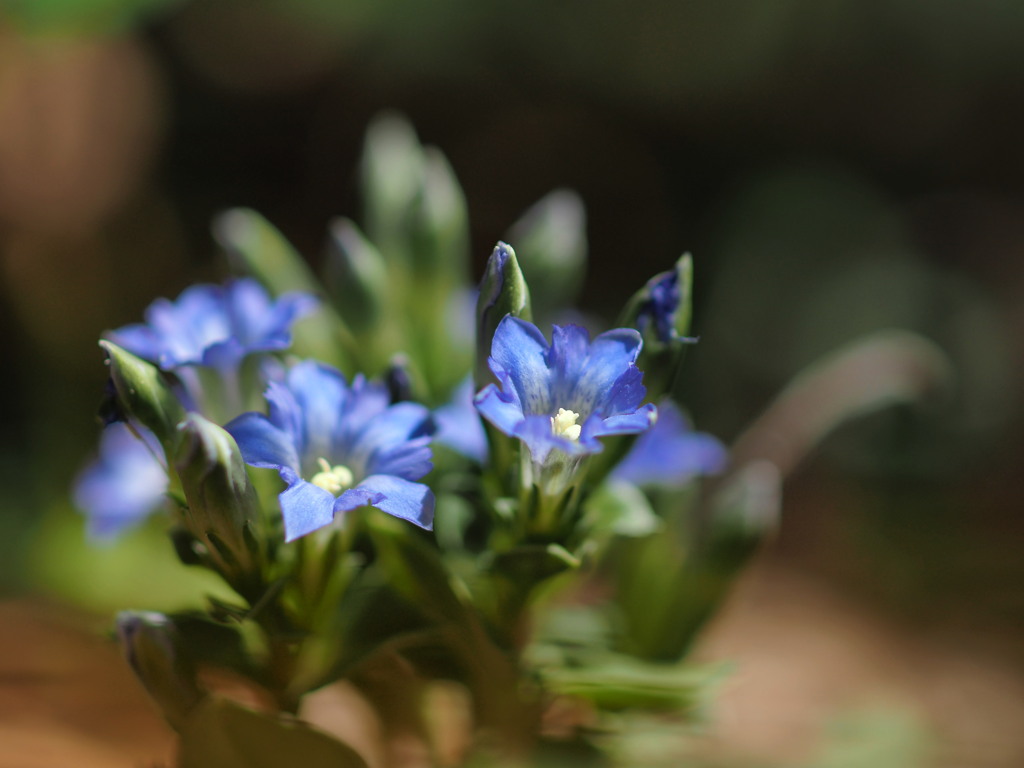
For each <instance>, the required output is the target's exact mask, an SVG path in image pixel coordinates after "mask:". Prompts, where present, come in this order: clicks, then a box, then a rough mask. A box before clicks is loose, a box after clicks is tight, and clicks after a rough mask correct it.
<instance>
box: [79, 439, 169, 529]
mask: <svg viewBox="0 0 1024 768" xmlns="http://www.w3.org/2000/svg"><path fill="white" fill-rule="evenodd" d="M137 428H138V429H139V430H141V431H143V434H144V435H145V433H147V432H148V430H145V427H137ZM154 446H156V448H155V449H156V450H159V447H158V446H159V443H157V442H156V439H155V438H153V440H152V443H151V446H147V445H146V443H144V442H143V441H141V440H139V439H138V438H137V437H135V435H133V434H132V432H131V430H130V429H129V428H128V427H127V425H125V424H123V423H120V422H118V423H114V424H111V425H110V426H109V427H107V428H106V429H105V430H104V431H103V436H102V437H101V438H100V455H99V457H98V458H97V459H96V461H95V462H93V463H92V464H90V465H89V466H87V467H86V468H85V469H84V470H82V472H81V473H80V474H79V476H78V479H77V480H76V481H75V489H74V502H75V506H76V507H78V508H79V509H80V510H81V511H82V512H84V513H85V515H86V517H87V518H88V529H89V534H90V535H91V536H93V537H95V538H96V539H99V540H110V539H113V538H115V537H116V536H118V535H119V534H120V533H122V532H123V531H125V530H127V529H129V528H131V527H133V526H135V525H137V524H139V523H140V522H141V521H142V520H144V519H145V518H146V517H147V516H148V515H149V514H150V513H151V512H153V510H155V509H156V508H157V507H158V506H159V505H160V504H161V503H162V502H163V500H164V494H165V493H166V492H167V471H166V470H165V469H164V467H163V465H162V464H161V463H160V462H159V461H158V460H157V458H156V456H155V455H154V454H153V452H152V451H153V450H154Z"/></svg>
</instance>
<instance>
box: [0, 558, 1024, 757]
mask: <svg viewBox="0 0 1024 768" xmlns="http://www.w3.org/2000/svg"><path fill="white" fill-rule="evenodd" d="M0 621H2V623H3V626H4V627H6V631H5V632H4V633H3V635H2V636H0V745H2V748H0V767H2V768H37V767H38V768H44V767H45V768H61V767H63V766H76V768H91V767H92V766H97V768H99V767H100V766H102V767H103V768H118V766H134V767H137V766H147V767H148V766H155V765H162V764H164V763H162V762H161V761H167V760H168V759H169V756H170V755H171V754H172V753H173V736H172V734H171V732H170V730H169V729H168V728H167V727H166V726H165V725H164V724H163V723H162V721H161V719H160V717H159V715H158V714H157V713H156V710H155V709H154V707H153V706H152V704H151V703H150V702H149V701H148V700H147V698H146V696H145V694H144V693H143V691H142V690H141V688H140V687H139V686H138V684H137V683H136V682H135V680H134V679H133V678H132V676H131V674H130V672H129V670H128V668H127V666H126V665H125V664H124V662H123V661H122V659H121V658H120V656H119V654H118V652H117V649H116V647H115V646H114V645H113V643H111V642H109V641H108V640H107V639H105V638H104V637H103V635H102V633H101V631H100V627H101V626H102V622H99V621H97V620H96V619H95V618H93V617H87V616H83V615H81V614H77V613H75V612H73V611H70V610H68V609H62V608H59V607H56V606H53V605H48V604H43V603H40V602H32V601H19V602H11V603H7V604H4V605H2V606H0ZM1015 644H1016V646H1015ZM1013 647H1019V638H1015V637H1011V636H1005V637H995V636H993V635H992V633H990V632H988V633H986V634H985V635H984V636H983V637H982V636H969V635H964V634H963V633H960V632H955V631H948V632H941V631H939V632H934V631H928V632H925V631H922V630H921V629H919V628H914V627H912V626H908V625H905V624H901V623H900V622H899V621H897V620H895V619H893V618H892V617H891V616H886V615H884V614H882V613H880V612H879V611H878V610H877V609H875V608H872V607H869V606H868V605H866V604H864V603H861V602H859V601H858V600H857V599H856V598H854V597H851V596H850V595H849V594H845V593H844V592H842V591H840V590H837V589H836V588H834V587H831V586H828V585H826V584H824V583H821V582H817V581H815V580H812V579H811V578H809V577H808V576H807V575H806V574H802V573H800V572H798V571H796V570H794V569H793V568H791V567H788V566H787V565H785V564H783V563H781V562H779V560H778V558H777V557H776V558H773V557H770V556H769V557H764V558H762V559H761V560H760V561H759V562H758V563H757V564H756V565H755V566H754V567H753V568H752V569H751V571H750V572H749V573H748V574H747V575H746V576H745V578H744V580H743V582H742V584H741V585H740V586H739V588H738V589H737V591H736V593H735V594H734V595H733V598H732V600H731V602H730V604H729V606H728V607H727V609H726V610H725V612H724V613H723V614H722V615H721V616H720V617H719V618H718V619H717V620H716V622H715V623H714V625H713V626H712V628H711V630H710V631H709V633H708V634H707V636H706V637H705V639H704V642H703V645H702V648H701V650H700V652H699V654H698V655H699V656H700V657H701V658H702V659H706V660H712V659H713V660H727V661H729V662H731V663H732V664H734V665H735V669H734V672H733V673H732V675H731V677H730V678H729V679H728V681H727V682H726V683H725V685H724V687H723V689H722V691H721V694H720V696H719V698H718V700H717V703H716V705H715V711H714V718H713V720H712V728H713V730H712V731H711V733H710V735H709V742H710V744H711V751H712V752H713V753H714V754H716V755H719V756H721V757H722V758H728V759H735V760H738V761H746V760H755V759H756V760H757V762H758V764H759V765H763V764H765V762H768V763H785V762H790V763H792V762H794V761H804V760H807V759H808V758H810V757H811V756H812V755H813V753H814V752H815V750H816V748H817V747H818V745H819V743H820V741H821V738H822V734H823V728H824V727H825V725H826V724H827V723H828V722H829V721H830V720H831V719H833V718H834V717H835V716H836V715H837V713H840V712H842V711H843V710H846V709H849V708H851V707H859V706H877V705H885V706H896V707H900V708H905V709H907V710H908V711H910V712H912V713H914V714H916V715H918V716H919V717H920V718H921V720H922V722H923V724H924V725H925V726H926V727H927V729H928V730H929V731H930V732H933V733H934V734H935V736H936V744H935V750H934V751H935V759H934V761H933V764H934V765H935V766H942V767H943V768H944V767H946V766H949V767H950V768H951V767H952V766H964V767H966V766H970V767H971V768H1017V767H1018V766H1020V765H1024V731H1022V730H1021V729H1020V728H1019V726H1020V724H1021V723H1022V722H1024V668H1022V667H1021V666H1020V664H1019V663H1017V662H1016V661H1015V660H1014V658H1013V655H1012V654H1011V649H1012V648H1013Z"/></svg>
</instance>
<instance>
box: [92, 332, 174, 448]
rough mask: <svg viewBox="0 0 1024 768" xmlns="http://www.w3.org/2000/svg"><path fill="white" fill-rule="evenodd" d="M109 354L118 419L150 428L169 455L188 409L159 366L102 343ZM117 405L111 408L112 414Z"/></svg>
mask: <svg viewBox="0 0 1024 768" xmlns="http://www.w3.org/2000/svg"><path fill="white" fill-rule="evenodd" d="M100 346H101V347H102V348H103V349H104V350H105V351H106V353H107V363H108V365H109V366H110V379H111V381H113V385H114V391H115V395H114V401H115V402H116V412H117V414H118V417H119V418H121V419H123V418H124V417H125V416H130V417H132V418H134V419H136V420H138V421H139V423H141V424H143V425H144V426H146V427H148V428H149V429H150V430H151V431H152V432H153V434H155V435H156V436H157V439H159V440H160V443H161V444H162V445H163V446H164V449H165V450H167V451H168V452H169V449H170V446H172V445H173V442H174V440H175V437H176V435H175V428H176V426H177V424H178V422H179V421H180V420H181V417H182V416H183V415H184V409H183V408H182V407H181V403H180V402H179V401H178V398H177V397H175V395H174V393H173V392H172V391H171V388H170V386H169V385H168V384H167V382H166V381H165V380H164V377H163V375H162V374H161V373H160V371H159V370H158V369H157V367H156V366H155V365H153V364H152V363H149V362H147V361H145V360H143V359H142V358H139V357H136V356H135V355H133V354H132V353H131V352H127V351H125V350H124V349H122V348H121V347H119V346H117V345H116V344H114V343H113V342H110V341H101V342H100ZM114 408H115V406H109V407H108V411H109V410H111V409H114Z"/></svg>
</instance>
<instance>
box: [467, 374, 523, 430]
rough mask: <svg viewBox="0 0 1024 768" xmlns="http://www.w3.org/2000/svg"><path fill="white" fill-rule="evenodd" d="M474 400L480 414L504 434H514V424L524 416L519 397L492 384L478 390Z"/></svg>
mask: <svg viewBox="0 0 1024 768" xmlns="http://www.w3.org/2000/svg"><path fill="white" fill-rule="evenodd" d="M474 402H475V404H476V409H477V410H478V411H479V412H480V415H481V416H483V417H484V418H485V419H487V420H488V421H489V422H491V423H492V424H493V425H494V426H496V427H497V428H498V429H500V430H501V431H502V432H504V433H505V434H506V435H510V436H511V435H514V434H515V430H516V426H517V425H518V424H519V422H521V421H522V420H523V418H524V416H523V409H522V406H521V405H520V404H519V398H517V397H514V396H512V395H509V394H507V393H506V392H502V391H501V390H500V389H498V388H497V387H496V386H494V385H493V384H488V385H487V386H486V387H484V388H483V389H482V390H480V392H479V393H478V394H477V396H476V398H474Z"/></svg>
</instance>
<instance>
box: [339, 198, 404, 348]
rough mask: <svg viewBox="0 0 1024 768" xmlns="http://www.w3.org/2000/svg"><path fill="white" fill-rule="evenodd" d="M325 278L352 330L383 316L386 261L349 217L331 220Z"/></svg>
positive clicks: (386, 299)
mask: <svg viewBox="0 0 1024 768" xmlns="http://www.w3.org/2000/svg"><path fill="white" fill-rule="evenodd" d="M325 279H326V281H327V285H328V288H329V289H330V293H331V298H332V299H333V300H334V303H335V306H336V307H337V309H338V313H339V314H340V315H341V316H342V318H343V319H344V320H345V322H346V323H348V325H349V327H351V328H352V329H353V330H355V331H357V332H358V331H361V330H364V329H369V328H373V327H375V326H376V325H377V324H378V323H379V322H381V321H383V320H386V319H387V317H386V312H385V308H386V307H387V306H388V305H389V303H390V301H389V280H388V270H387V265H386V264H385V263H384V259H383V257H382V256H381V255H380V251H378V250H377V248H376V247H375V246H374V245H373V243H371V242H370V241H369V240H367V239H366V238H365V237H364V236H363V233H362V232H360V231H359V227H357V226H356V225H355V223H353V222H352V221H350V220H349V219H344V218H339V219H335V220H334V221H333V222H332V223H331V227H330V242H329V246H328V249H327V264H326V267H325Z"/></svg>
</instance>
